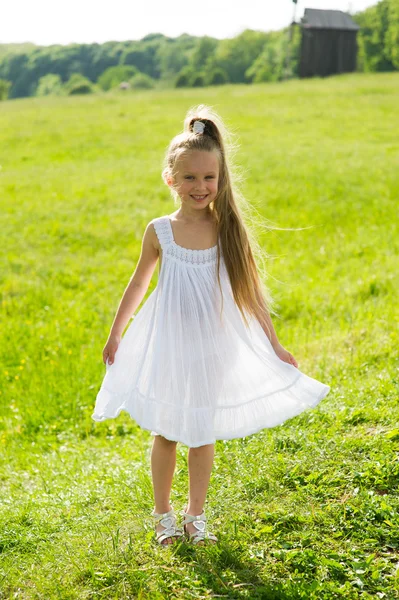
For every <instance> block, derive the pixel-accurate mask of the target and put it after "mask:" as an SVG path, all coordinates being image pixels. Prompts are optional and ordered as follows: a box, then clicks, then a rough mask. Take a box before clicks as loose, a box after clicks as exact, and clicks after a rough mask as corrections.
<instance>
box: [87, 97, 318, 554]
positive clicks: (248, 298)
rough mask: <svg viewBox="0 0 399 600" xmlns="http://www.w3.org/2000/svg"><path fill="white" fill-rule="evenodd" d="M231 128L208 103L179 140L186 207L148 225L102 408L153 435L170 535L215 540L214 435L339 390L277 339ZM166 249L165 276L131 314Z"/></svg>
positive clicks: (171, 178)
mask: <svg viewBox="0 0 399 600" xmlns="http://www.w3.org/2000/svg"><path fill="white" fill-rule="evenodd" d="M226 133H227V132H226V129H225V127H224V125H223V122H222V121H221V119H220V118H219V117H218V115H217V114H216V113H215V112H214V111H212V110H211V109H210V108H209V107H206V106H204V105H200V106H198V107H197V108H196V109H192V110H190V111H189V112H188V114H187V116H186V119H185V122H184V132H183V133H181V134H179V135H177V136H176V137H175V138H174V139H173V140H172V141H171V143H170V145H169V148H168V151H167V154H166V159H165V169H164V171H163V178H164V181H165V182H166V184H167V185H168V186H169V187H170V188H171V190H172V193H173V194H174V196H175V198H178V199H179V202H180V206H179V208H178V210H176V211H175V212H174V213H173V214H171V215H166V216H161V217H158V218H155V219H152V221H150V222H149V223H148V225H147V227H146V230H145V233H144V237H143V242H142V250H141V254H140V258H139V261H138V264H137V266H136V269H135V272H134V274H133V276H132V278H131V280H130V282H129V284H128V286H127V288H126V290H125V292H124V294H123V297H122V300H121V302H120V305H119V308H118V311H117V313H116V316H115V319H114V322H113V325H112V328H111V331H110V334H109V337H108V340H107V343H106V344H105V347H104V350H103V361H104V362H105V364H106V374H105V377H104V380H103V383H102V385H101V389H100V391H99V393H98V395H97V400H96V404H95V409H94V413H93V414H92V418H93V419H94V420H95V421H103V420H105V419H110V418H115V417H117V416H118V415H119V413H120V412H121V411H122V410H125V411H127V412H128V413H129V414H130V415H131V417H133V418H134V419H135V421H136V422H137V423H138V424H139V425H140V426H141V427H142V428H144V429H146V430H148V431H150V432H151V434H152V435H154V436H155V437H154V440H153V446H152V453H151V471H152V479H153V490H154V501H155V506H154V509H153V511H152V513H151V514H152V515H153V517H154V520H155V537H156V539H157V541H158V542H159V543H165V544H167V543H173V542H174V541H176V540H178V539H179V538H181V537H182V536H183V535H185V536H186V537H187V538H188V539H189V540H191V541H192V542H193V543H204V541H205V540H208V541H210V542H211V543H215V542H216V541H217V537H216V536H215V534H214V533H212V532H210V531H208V527H207V520H206V517H205V512H204V504H205V499H206V494H207V490H208V484H209V480H210V475H211V469H212V464H213V458H214V444H215V441H216V440H229V439H233V438H239V437H245V436H248V435H250V434H253V433H256V432H258V431H260V430H262V429H264V428H267V427H274V426H276V425H279V424H281V423H283V422H284V421H286V420H287V419H289V418H290V417H293V416H295V415H298V414H300V413H301V412H302V411H304V410H305V409H307V408H309V407H314V406H316V405H317V404H318V403H319V402H320V401H321V400H322V399H323V398H324V397H325V396H326V395H327V394H328V392H329V390H330V387H329V386H328V385H325V384H323V383H321V382H319V381H317V380H316V379H312V378H311V377H309V376H307V375H305V374H304V373H302V372H301V371H299V369H298V364H297V361H296V360H295V358H294V357H293V355H292V354H291V353H290V352H289V351H288V350H286V349H285V348H283V346H282V345H281V344H280V342H279V341H278V338H277V334H276V332H275V330H274V328H273V324H272V321H271V318H270V310H271V308H270V307H271V303H272V301H271V298H270V296H269V295H268V292H267V290H266V289H265V290H263V287H262V282H261V280H260V277H259V274H258V270H257V266H256V262H255V259H254V254H253V252H252V250H253V247H252V248H251V244H250V241H249V230H248V231H247V229H246V227H245V226H244V222H243V219H242V216H241V214H240V210H239V207H238V204H237V192H236V191H235V189H234V188H233V185H232V178H231V168H230V166H229V164H228V157H227V155H226V150H227V149H228V148H227V147H226V144H225V140H226ZM158 258H159V260H160V271H159V279H158V284H157V286H156V288H155V289H154V290H153V292H152V293H151V294H150V296H149V297H148V299H147V300H146V302H145V303H144V304H143V306H142V307H141V309H140V311H138V313H137V314H136V315H133V313H134V312H135V311H136V309H137V307H138V306H139V305H140V303H141V301H142V300H143V298H144V296H145V294H146V291H147V289H148V286H149V284H150V281H151V276H152V274H153V272H154V269H155V266H156V263H157V260H158ZM130 318H133V321H132V322H131V324H130V326H129V327H128V329H127V331H126V333H125V335H124V336H123V337H122V333H123V331H124V329H125V327H126V325H127V323H128V321H129V319H130ZM177 442H181V443H183V444H185V445H187V446H188V447H189V450H188V468H189V487H190V490H189V499H188V503H187V505H186V507H185V509H184V510H182V511H181V515H182V516H183V523H182V524H183V529H182V528H181V527H178V526H177V523H176V514H175V512H174V510H173V508H172V506H171V505H170V492H171V486H172V478H173V474H174V469H175V464H176V444H177Z"/></svg>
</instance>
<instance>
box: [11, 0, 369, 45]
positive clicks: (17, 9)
mask: <svg viewBox="0 0 399 600" xmlns="http://www.w3.org/2000/svg"><path fill="white" fill-rule="evenodd" d="M376 3H377V0H352V1H350V0H308V1H304V0H298V4H297V5H296V20H299V19H300V17H301V16H302V15H303V12H304V9H305V7H306V8H322V9H333V10H343V11H345V12H351V13H353V12H358V11H360V10H364V9H365V8H367V7H368V6H372V5H373V4H376ZM294 6H295V5H294V3H293V1H292V0H245V1H242V0H202V2H198V1H197V2H192V1H191V2H190V0H130V1H129V0H113V1H112V2H104V3H102V2H101V1H99V0H68V2H57V1H56V0H12V1H11V2H5V3H4V4H3V7H2V10H1V13H2V14H1V22H0V43H3V44H4V43H11V42H33V43H35V44H38V45H42V46H48V45H51V44H71V43H80V44H84V43H87V44H90V43H94V42H98V43H103V42H107V41H124V40H139V39H141V38H142V37H144V36H145V35H147V34H148V33H163V34H165V35H167V36H169V37H177V36H178V35H180V34H182V33H189V34H191V35H198V36H202V35H209V36H212V37H215V38H218V39H222V38H229V37H234V36H236V35H238V34H239V33H241V31H243V30H244V29H255V30H258V31H270V30H276V29H281V28H282V27H285V26H286V25H287V24H288V23H290V22H291V20H292V17H293V11H294Z"/></svg>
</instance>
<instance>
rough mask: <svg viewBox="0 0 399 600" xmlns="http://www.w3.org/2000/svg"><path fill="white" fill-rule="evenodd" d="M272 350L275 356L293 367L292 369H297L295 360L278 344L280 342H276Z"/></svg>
mask: <svg viewBox="0 0 399 600" xmlns="http://www.w3.org/2000/svg"><path fill="white" fill-rule="evenodd" d="M273 349H274V351H275V353H276V354H277V356H278V357H279V358H280V359H281V360H282V361H284V362H286V363H288V364H290V365H294V367H296V368H298V363H297V362H296V360H295V358H294V357H293V356H292V354H291V352H288V350H286V349H285V348H284V347H283V346H282V345H281V344H280V342H278V343H277V344H274V345H273Z"/></svg>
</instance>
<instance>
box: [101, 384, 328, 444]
mask: <svg viewBox="0 0 399 600" xmlns="http://www.w3.org/2000/svg"><path fill="white" fill-rule="evenodd" d="M301 375H303V374H302V373H299V374H298V378H297V379H299V378H300V377H301ZM295 381H297V380H295ZM295 381H294V382H293V383H292V384H291V385H293V384H295ZM320 385H322V389H321V391H320V393H319V394H318V395H317V396H314V397H313V398H312V400H311V401H309V402H308V403H306V404H304V403H302V404H297V403H295V404H293V405H292V406H291V411H290V412H288V411H287V413H285V414H284V413H282V412H281V411H280V412H279V411H277V412H274V414H273V411H270V407H272V408H273V407H276V403H275V402H273V404H272V405H269V406H267V409H269V412H268V411H267V410H264V409H265V407H264V406H263V417H264V419H263V420H259V419H257V424H256V426H253V425H251V426H250V427H248V426H247V427H242V428H241V429H233V430H232V431H220V430H219V431H218V430H217V429H216V428H215V431H214V435H213V437H212V438H208V439H206V438H204V439H200V440H196V441H195V442H193V441H192V440H189V439H188V438H187V437H185V436H184V435H177V434H171V433H170V432H168V431H166V430H165V429H164V428H162V427H158V426H157V425H156V424H155V423H154V422H153V421H154V415H156V414H157V413H156V412H154V411H153V409H149V408H148V403H150V404H152V405H153V404H154V403H156V404H158V405H160V406H162V407H164V408H165V409H166V410H171V409H173V408H175V407H173V405H170V404H167V403H162V402H158V401H156V400H154V399H152V398H145V397H144V396H142V395H141V394H140V393H139V392H138V390H135V392H136V394H132V393H130V394H128V395H129V399H128V400H125V401H119V400H120V398H121V396H118V397H116V396H115V394H112V398H113V400H114V401H116V400H118V402H115V405H116V406H118V408H117V409H116V410H114V411H112V410H111V411H108V412H106V411H103V412H102V413H96V412H94V413H93V414H92V415H91V418H92V419H93V420H94V421H98V422H102V421H106V420H108V419H114V418H116V417H118V416H119V414H120V413H121V412H127V413H128V414H129V415H130V417H131V418H133V419H134V420H135V421H136V422H137V424H138V425H139V426H140V427H141V428H142V429H145V430H146V431H149V432H151V434H152V435H162V436H163V437H165V438H166V439H168V440H170V441H173V442H180V443H182V444H184V445H186V446H188V447H189V448H197V447H199V446H204V445H206V444H214V443H215V442H216V440H232V439H237V438H243V437H247V436H249V435H252V434H254V433H258V432H259V431H261V430H262V429H268V428H272V427H276V426H277V425H282V424H283V423H285V422H286V421H288V420H289V419H291V418H293V417H296V416H298V415H299V414H302V413H303V412H304V411H305V410H307V409H310V408H314V407H315V406H317V405H318V404H319V403H320V402H321V401H322V400H323V398H325V397H326V396H327V394H328V393H329V392H330V389H331V388H330V386H329V385H326V384H320ZM103 391H104V392H105V390H103ZM284 391H286V388H285V389H284V390H278V391H274V392H272V393H270V394H268V395H267V396H262V397H257V398H253V399H251V400H249V401H247V402H245V403H244V404H245V405H247V404H248V403H250V402H256V401H258V402H259V401H263V403H264V402H265V400H266V398H267V397H268V396H276V394H279V393H282V392H284ZM126 395H127V394H126ZM137 400H139V402H137ZM266 402H267V401H266ZM146 405H147V409H148V410H147V411H144V410H143V408H145V406H146ZM139 406H140V407H141V408H140V409H138V407H139ZM277 406H278V404H277ZM239 408H240V406H237V407H235V410H236V411H237V410H238V409H239ZM223 410H224V411H225V410H234V408H233V407H232V406H218V407H217V408H216V409H211V408H209V409H206V408H205V409H204V408H191V407H186V408H184V407H180V408H179V412H180V413H181V414H180V416H182V414H183V413H184V412H185V413H191V415H190V416H189V417H187V415H186V418H193V416H194V415H193V414H192V413H199V412H200V413H202V414H201V417H202V418H201V421H202V419H205V420H206V422H208V423H209V421H208V419H209V415H210V414H211V415H212V414H215V412H219V411H223ZM204 413H205V414H204ZM265 417H266V418H265ZM151 421H152V422H151ZM208 428H209V427H208ZM191 434H192V428H191Z"/></svg>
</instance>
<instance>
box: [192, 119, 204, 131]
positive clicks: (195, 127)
mask: <svg viewBox="0 0 399 600" xmlns="http://www.w3.org/2000/svg"><path fill="white" fill-rule="evenodd" d="M204 129H205V123H202V121H194V125H193V132H194V133H204Z"/></svg>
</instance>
